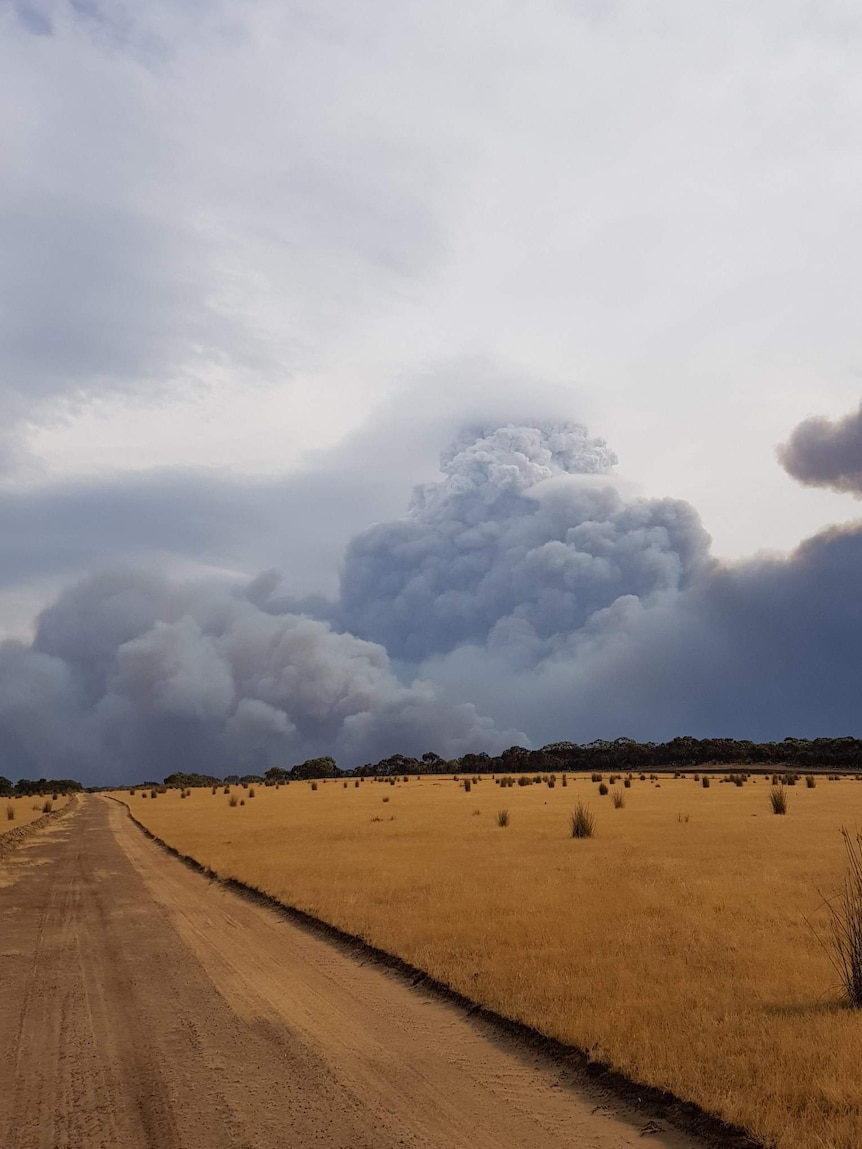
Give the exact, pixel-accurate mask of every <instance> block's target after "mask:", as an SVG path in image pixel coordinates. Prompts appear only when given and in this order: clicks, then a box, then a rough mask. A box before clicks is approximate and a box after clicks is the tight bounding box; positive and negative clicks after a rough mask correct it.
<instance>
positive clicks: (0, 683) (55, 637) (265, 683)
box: [0, 573, 523, 780]
mask: <svg viewBox="0 0 862 1149" xmlns="http://www.w3.org/2000/svg"><path fill="white" fill-rule="evenodd" d="M519 738H523V735H522V734H519V732H517V731H515V730H507V731H505V732H504V733H501V732H498V731H496V730H495V729H494V727H493V725H492V723H490V722H489V721H488V720H487V719H483V718H482V717H481V716H479V715H478V714H477V712H476V710H475V708H474V707H473V706H472V704H471V703H469V702H463V703H447V702H445V701H442V700H441V698H440V697H439V694H438V692H437V691H436V690H435V688H434V687H433V686H432V685H431V684H430V683H427V682H422V681H419V680H414V681H411V682H410V683H409V684H407V685H403V684H402V683H401V682H399V680H398V679H397V678H396V677H395V675H394V674H393V672H392V669H391V667H390V661H389V657H388V655H387V653H386V651H385V650H384V649H383V648H382V647H381V646H379V645H377V644H375V643H370V642H365V641H363V640H361V639H358V638H355V637H354V636H353V635H350V634H343V633H342V634H339V633H336V632H335V631H333V630H332V628H331V627H330V626H329V625H328V624H327V623H325V622H321V621H318V620H316V619H312V618H309V617H304V616H301V615H295V614H282V615H275V614H271V613H267V612H265V611H262V610H260V609H259V608H258V607H257V606H255V605H254V603H252V602H251V601H250V600H249V599H248V598H247V597H246V595H245V594H244V593H243V592H242V591H236V590H230V589H226V588H224V587H213V586H202V585H193V584H180V585H177V584H172V583H170V582H169V581H167V580H164V579H160V578H156V577H153V576H142V575H140V574H136V573H121V574H111V575H102V576H97V577H92V578H89V579H87V580H85V581H84V582H82V583H80V584H79V585H77V586H75V587H73V588H72V589H71V590H69V591H67V592H66V593H65V594H63V595H62V596H61V597H60V599H59V600H58V601H57V602H56V603H55V604H54V605H53V606H51V607H50V608H49V609H48V610H46V611H45V612H44V613H43V614H42V616H41V618H40V620H39V625H38V630H37V633H36V636H35V638H34V641H33V643H32V644H31V645H30V646H24V645H22V644H20V643H6V644H4V645H3V646H2V647H0V756H2V761H3V764H4V772H5V773H6V774H11V775H14V776H16V777H19V776H22V775H24V776H28V777H29V776H33V775H35V776H40V775H46V774H51V775H53V776H65V777H70V776H71V777H74V776H78V777H82V776H83V777H86V778H89V779H93V778H96V779H106V780H107V779H116V778H118V777H122V778H125V779H134V778H138V779H141V778H144V777H146V778H153V777H155V778H159V777H161V776H162V775H164V774H165V773H168V772H171V771H173V770H197V771H201V772H206V773H214V774H219V775H221V774H224V773H232V772H239V773H244V772H257V771H259V770H265V769H266V768H268V767H269V766H272V765H284V764H285V763H286V764H288V765H290V764H291V763H292V762H294V761H302V759H303V758H307V757H311V756H316V755H319V754H333V755H335V756H336V758H337V759H338V760H340V761H342V762H344V763H345V764H355V763H356V762H361V761H366V760H369V759H376V758H379V757H381V756H382V755H383V754H385V753H387V752H389V751H390V750H391V748H392V747H393V746H398V747H399V748H400V749H403V750H404V751H405V752H407V753H411V752H414V753H422V752H423V751H424V750H427V749H428V748H429V747H431V746H437V747H439V749H440V751H442V752H443V753H445V754H448V755H456V754H461V753H465V752H466V751H468V750H477V749H483V748H488V747H489V746H494V747H500V748H502V747H503V745H508V744H509V743H511V742H512V741H513V740H518V739H519Z"/></svg>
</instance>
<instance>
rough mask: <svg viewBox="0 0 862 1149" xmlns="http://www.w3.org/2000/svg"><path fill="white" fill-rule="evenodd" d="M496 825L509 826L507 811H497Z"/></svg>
mask: <svg viewBox="0 0 862 1149" xmlns="http://www.w3.org/2000/svg"><path fill="white" fill-rule="evenodd" d="M497 825H498V826H508V825H509V811H508V810H498V811H497Z"/></svg>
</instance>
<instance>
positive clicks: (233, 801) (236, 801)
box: [227, 794, 239, 808]
mask: <svg viewBox="0 0 862 1149" xmlns="http://www.w3.org/2000/svg"><path fill="white" fill-rule="evenodd" d="M227 804H228V806H230V807H231V808H233V807H234V806H238V805H239V798H237V796H236V794H231V796H230V797H229V798H228V800H227Z"/></svg>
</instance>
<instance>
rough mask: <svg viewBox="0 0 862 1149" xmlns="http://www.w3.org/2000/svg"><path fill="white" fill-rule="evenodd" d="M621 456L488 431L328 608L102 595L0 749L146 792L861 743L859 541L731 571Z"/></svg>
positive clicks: (11, 694) (271, 581) (176, 591)
mask: <svg viewBox="0 0 862 1149" xmlns="http://www.w3.org/2000/svg"><path fill="white" fill-rule="evenodd" d="M614 462H615V457H614V455H613V452H612V451H611V450H610V448H609V447H608V446H607V444H606V443H604V441H603V440H601V439H598V438H594V437H592V436H590V435H589V433H588V432H587V431H586V429H585V428H584V427H583V426H581V425H579V424H573V423H563V422H558V421H548V422H545V423H540V424H535V423H534V424H526V423H520V424H515V423H506V424H504V425H502V426H496V427H494V426H491V425H484V426H482V425H474V426H473V427H472V428H471V429H469V430H464V431H462V432H461V433H459V434H458V435H456V436H455V438H454V439H453V441H452V442H451V444H450V445H449V446H448V447H447V448H446V449H445V450H444V451H443V452H442V455H441V464H440V465H441V472H442V475H441V477H440V478H438V479H437V480H435V481H433V482H425V483H422V484H420V485H419V486H417V488H416V490H415V491H414V495H413V499H412V502H411V504H410V508H409V511H408V513H407V515H406V516H404V517H403V518H401V519H398V520H392V521H388V522H382V523H380V524H378V525H377V526H375V527H372V528H370V529H368V530H365V531H363V532H361V533H360V534H359V535H357V536H356V537H355V538H354V539H353V540H352V541H351V542H350V544H349V545H348V547H347V550H346V554H345V559H344V565H343V570H342V578H341V587H340V592H339V594H338V595H335V596H333V597H332V598H330V599H325V598H323V597H321V596H313V595H312V596H305V597H304V598H303V597H302V596H300V595H297V594H296V593H295V592H294V590H293V588H292V587H291V582H290V579H289V577H286V576H284V575H281V574H279V573H278V572H275V571H269V572H265V573H264V574H261V575H258V576H257V577H255V578H253V579H251V580H246V581H242V580H239V581H235V582H234V583H233V584H232V585H229V586H226V585H225V584H224V582H223V581H221V582H220V581H216V580H209V581H200V580H198V581H195V582H190V581H178V580H172V579H168V578H165V577H164V576H161V575H157V574H153V573H150V574H147V573H144V572H142V571H140V570H138V571H127V572H125V573H106V574H101V575H93V576H90V577H88V578H86V579H84V580H83V581H81V582H79V583H78V584H76V585H75V586H73V587H71V588H69V589H67V590H66V591H64V592H63V593H62V594H61V595H60V597H59V598H58V599H57V601H56V602H55V603H53V604H52V605H51V606H49V607H48V608H46V609H45V610H44V611H43V612H42V614H41V615H40V617H39V620H38V624H37V627H36V633H35V636H34V638H33V640H32V642H29V643H22V642H17V643H16V642H10V643H6V644H4V645H3V646H2V647H0V753H2V755H3V756H4V760H5V761H6V762H7V763H9V768H10V769H11V770H12V771H13V772H14V771H17V773H18V774H21V775H32V774H49V773H50V774H54V775H57V774H61V773H62V774H75V773H79V774H81V775H82V776H83V777H84V778H85V779H87V780H89V781H94V780H95V781H110V780H120V779H122V780H125V781H129V780H133V779H140V778H142V777H143V776H145V775H152V774H153V773H154V772H155V773H156V774H158V773H167V772H169V771H170V770H172V769H196V770H200V771H203V772H214V773H217V774H219V773H220V774H224V773H229V772H234V771H235V770H249V771H250V770H255V771H259V770H263V769H266V768H267V767H268V766H269V765H275V764H284V763H291V762H293V761H299V760H301V759H303V758H305V757H310V756H313V755H317V754H334V755H335V757H336V758H337V759H338V760H339V761H340V762H341V764H342V765H345V766H350V765H356V764H358V763H360V762H363V761H368V760H374V759H376V758H379V757H382V756H385V755H388V754H390V753H393V752H402V753H414V754H419V753H422V752H424V751H426V750H436V751H437V752H438V753H442V754H444V755H446V756H450V755H455V754H458V753H463V752H465V751H467V750H478V749H486V750H499V749H501V748H503V747H504V746H506V745H510V744H512V743H514V742H520V743H522V744H534V745H539V744H543V743H545V742H549V741H554V740H557V739H569V740H576V741H589V740H591V739H592V738H595V737H618V736H621V735H627V736H630V737H635V738H639V739H655V740H657V739H664V738H668V737H672V736H674V735H677V734H681V733H685V734H693V735H699V736H716V735H725V736H731V737H739V738H753V739H780V738H783V737H784V736H785V735H787V734H794V735H798V736H804V737H813V736H817V735H819V734H823V733H830V734H834V733H836V732H838V733H844V734H854V733H858V731H859V720H858V708H857V699H858V696H859V690H860V688H862V665H860V662H859V658H858V650H859V649H860V645H862V609H860V608H859V607H858V605H857V602H856V599H857V595H856V588H857V586H858V580H859V573H860V570H862V526H851V527H844V528H840V529H839V528H834V529H832V530H829V531H826V532H822V533H820V534H819V535H817V536H815V537H813V538H811V539H809V540H807V541H806V542H805V543H804V544H803V545H802V546H800V547H799V548H797V549H796V550H795V551H794V552H793V553H792V554H790V555H787V556H772V557H765V558H764V557H758V558H754V559H751V560H748V561H746V562H743V563H738V564H734V565H727V564H722V563H719V562H717V561H715V560H714V559H713V558H712V557H711V556H710V554H709V547H708V538H707V536H706V534H705V532H704V530H703V528H702V526H701V524H700V522H699V520H698V518H697V515H696V513H695V512H694V510H693V509H692V508H691V507H690V506H688V505H687V504H685V503H682V502H679V501H675V500H670V499H644V498H642V497H638V496H637V495H634V494H633V493H631V492H630V491H629V490H628V489H627V488H626V487H625V485H623V484H620V483H619V482H618V481H617V480H616V479H615V478H614V477H613V474H612V467H613V464H614ZM249 505H251V504H249ZM315 508H316V504H315ZM191 517H192V516H190V518H191ZM287 529H289V528H287ZM154 763H159V764H160V768H159V770H156V771H154V769H153V764H154Z"/></svg>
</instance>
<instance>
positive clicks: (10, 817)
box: [6, 802, 15, 822]
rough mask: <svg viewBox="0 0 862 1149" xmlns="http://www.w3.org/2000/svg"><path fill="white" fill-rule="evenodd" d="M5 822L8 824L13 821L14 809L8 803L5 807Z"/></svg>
mask: <svg viewBox="0 0 862 1149" xmlns="http://www.w3.org/2000/svg"><path fill="white" fill-rule="evenodd" d="M6 820H7V821H9V822H14V821H15V807H14V806H13V805H12V803H11V802H9V803H8V804H7V806H6Z"/></svg>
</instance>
